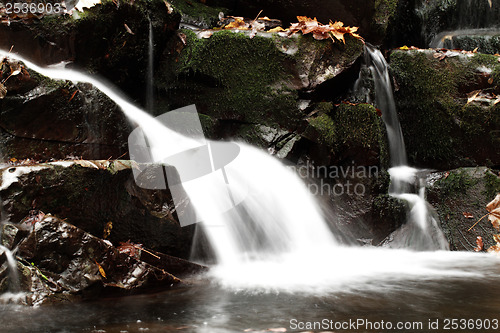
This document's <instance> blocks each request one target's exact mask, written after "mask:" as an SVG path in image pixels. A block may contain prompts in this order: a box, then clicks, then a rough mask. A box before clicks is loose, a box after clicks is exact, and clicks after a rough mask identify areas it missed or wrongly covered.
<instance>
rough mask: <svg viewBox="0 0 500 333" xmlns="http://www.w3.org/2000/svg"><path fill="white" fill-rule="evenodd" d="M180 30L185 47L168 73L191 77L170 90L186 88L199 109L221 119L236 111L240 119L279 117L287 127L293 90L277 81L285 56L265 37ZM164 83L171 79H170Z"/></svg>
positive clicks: (291, 115) (283, 78)
mask: <svg viewBox="0 0 500 333" xmlns="http://www.w3.org/2000/svg"><path fill="white" fill-rule="evenodd" d="M183 32H184V33H185V35H186V47H185V48H184V50H183V51H182V52H181V54H180V56H179V58H178V60H177V62H176V64H175V66H176V68H175V69H174V72H175V73H176V75H177V77H179V76H183V77H186V78H190V77H192V78H194V80H192V81H191V80H189V81H183V80H179V81H176V82H173V84H175V85H176V87H175V88H176V89H186V90H187V89H189V90H191V92H192V96H190V97H192V98H193V99H194V101H195V103H196V104H197V105H198V106H200V107H201V109H202V110H203V109H208V110H210V113H207V114H208V115H209V116H212V117H217V118H220V119H224V118H227V117H230V116H231V117H232V118H233V117H234V116H235V115H236V118H237V119H238V120H240V121H245V122H259V123H272V122H277V121H280V122H281V123H283V124H288V125H290V126H294V125H293V124H296V123H297V121H298V120H299V119H300V117H299V115H298V114H296V113H295V112H296V109H297V108H296V99H297V92H296V91H294V90H291V89H289V88H287V87H286V86H285V85H284V84H283V83H284V82H286V80H287V79H288V77H287V75H286V74H285V70H284V68H283V65H284V63H285V61H286V60H287V58H288V56H287V55H286V54H283V53H281V52H280V51H279V50H278V49H277V48H276V46H275V44H274V41H273V40H272V39H271V38H264V37H258V36H256V37H254V38H253V39H250V38H249V37H248V36H247V35H245V34H243V33H235V32H232V31H220V32H216V33H214V34H213V35H212V37H211V38H208V39H198V38H197V37H196V35H195V34H194V33H193V32H192V31H189V30H184V31H183ZM166 84H172V78H170V79H168V78H167V79H166ZM221 88H222V89H221ZM191 101H192V100H191Z"/></svg>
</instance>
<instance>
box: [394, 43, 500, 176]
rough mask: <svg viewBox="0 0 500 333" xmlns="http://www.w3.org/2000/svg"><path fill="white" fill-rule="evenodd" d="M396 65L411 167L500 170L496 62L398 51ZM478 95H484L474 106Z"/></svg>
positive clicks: (399, 104) (481, 57) (398, 100)
mask: <svg viewBox="0 0 500 333" xmlns="http://www.w3.org/2000/svg"><path fill="white" fill-rule="evenodd" d="M390 65H391V70H392V74H393V76H394V80H395V93H394V97H395V100H396V106H397V110H398V115H399V119H400V122H401V127H402V130H403V136H404V138H405V143H406V151H407V153H408V159H409V162H410V164H412V165H417V166H423V167H427V168H435V169H440V170H446V169H450V168H456V167H460V166H475V165H487V166H494V165H500V150H499V149H498V144H499V142H500V136H499V133H500V118H499V117H500V113H499V112H498V110H499V108H500V104H498V103H497V104H495V100H496V99H495V98H494V96H496V95H497V94H498V93H499V92H500V91H499V88H498V87H499V86H500V85H499V82H500V81H499V75H498V73H500V63H499V62H498V59H497V57H496V56H491V55H484V54H474V55H473V54H460V53H458V52H448V53H446V54H445V53H442V52H440V51H438V52H436V51H432V50H410V51H403V50H395V51H393V52H392V53H391V56H390ZM477 90H481V91H482V92H481V95H479V94H478V95H477V96H476V97H478V98H477V99H475V98H472V99H471V101H469V102H468V97H471V96H473V95H474V94H475V93H476V92H478V91H477ZM478 93H479V92H478Z"/></svg>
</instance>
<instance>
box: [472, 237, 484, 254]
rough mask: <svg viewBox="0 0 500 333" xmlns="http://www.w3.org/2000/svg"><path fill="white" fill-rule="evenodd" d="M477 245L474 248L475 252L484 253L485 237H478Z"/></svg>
mask: <svg viewBox="0 0 500 333" xmlns="http://www.w3.org/2000/svg"><path fill="white" fill-rule="evenodd" d="M476 244H477V246H476V247H475V248H474V251H476V252H479V251H482V250H483V248H484V244H483V237H481V236H477V238H476Z"/></svg>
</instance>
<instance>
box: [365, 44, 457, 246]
mask: <svg viewBox="0 0 500 333" xmlns="http://www.w3.org/2000/svg"><path fill="white" fill-rule="evenodd" d="M365 62H366V63H367V64H369V67H370V70H371V73H372V77H373V80H374V82H375V97H376V104H377V106H378V107H379V108H380V109H381V110H382V118H383V120H384V123H385V126H386V130H387V136H388V141H389V149H390V153H391V164H392V168H391V169H390V170H389V174H390V176H391V185H390V188H389V194H390V195H392V196H394V197H396V198H399V199H403V200H405V201H406V202H408V204H409V205H410V214H409V220H408V222H407V223H406V224H405V225H403V226H402V227H401V228H400V229H398V230H396V231H395V232H394V233H393V234H391V236H390V239H389V240H388V243H389V245H390V246H391V247H400V248H411V249H415V250H447V249H449V245H448V242H447V240H446V238H445V236H444V234H443V232H442V231H441V229H440V228H439V225H438V222H437V219H436V216H435V214H432V213H431V212H432V207H430V205H429V204H428V203H427V202H426V201H425V182H424V181H423V180H422V179H420V178H419V177H418V174H419V171H418V170H417V169H414V168H411V167H408V165H407V159H406V150H405V144H404V139H403V133H402V130H401V125H400V123H399V119H398V116H397V112H396V104H395V102H394V96H393V94H392V85H391V82H390V77H389V70H388V64H387V62H386V61H385V58H384V56H383V55H382V53H381V52H380V51H379V50H378V49H376V48H374V47H373V46H371V45H366V46H365ZM410 184H417V185H418V187H419V188H418V194H415V193H409V192H408V191H409V187H410V186H409V185H410Z"/></svg>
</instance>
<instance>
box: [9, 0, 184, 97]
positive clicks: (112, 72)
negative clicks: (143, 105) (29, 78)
mask: <svg viewBox="0 0 500 333" xmlns="http://www.w3.org/2000/svg"><path fill="white" fill-rule="evenodd" d="M150 22H151V24H152V28H153V34H154V44H155V49H156V50H157V53H155V55H156V56H158V55H160V54H161V53H162V51H163V49H164V47H165V45H166V43H167V41H168V40H169V39H170V38H171V37H172V36H173V35H174V32H175V30H176V29H177V27H178V25H179V22H180V14H179V13H177V12H171V13H169V11H168V8H167V7H166V6H165V3H164V2H163V0H154V1H148V0H135V1H123V2H121V3H120V4H119V5H116V4H115V3H114V2H112V1H103V3H102V4H99V5H96V6H94V7H92V8H89V9H86V10H85V12H84V13H74V15H73V16H71V15H53V16H45V17H43V18H42V19H40V20H38V19H31V20H11V22H10V24H1V25H0V48H2V49H4V50H9V49H10V48H11V46H14V52H17V53H20V54H22V55H26V57H28V59H29V60H32V61H33V62H35V63H37V64H40V65H49V64H54V63H58V62H61V61H72V66H74V67H76V68H83V69H85V70H87V71H90V72H92V73H99V75H100V76H103V77H105V78H106V79H107V80H108V81H110V82H113V83H114V85H117V86H119V87H120V89H122V90H124V91H125V92H126V93H127V95H128V96H131V97H132V98H134V99H139V100H141V101H144V100H145V89H138V88H137V87H145V83H146V81H147V61H148V41H149V23H150ZM124 24H126V25H127V26H128V27H129V28H130V30H131V31H132V33H128V32H127V30H126V28H125V26H124ZM157 61H158V58H155V62H157Z"/></svg>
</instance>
